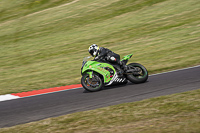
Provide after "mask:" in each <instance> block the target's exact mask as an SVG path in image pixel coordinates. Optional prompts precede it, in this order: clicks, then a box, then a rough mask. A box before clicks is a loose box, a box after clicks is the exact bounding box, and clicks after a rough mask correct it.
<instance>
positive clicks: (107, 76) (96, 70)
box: [81, 54, 148, 92]
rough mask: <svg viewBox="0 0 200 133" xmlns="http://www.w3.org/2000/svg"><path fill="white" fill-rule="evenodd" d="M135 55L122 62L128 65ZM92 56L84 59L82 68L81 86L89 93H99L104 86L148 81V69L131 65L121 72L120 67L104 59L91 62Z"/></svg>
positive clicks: (139, 65)
mask: <svg viewBox="0 0 200 133" xmlns="http://www.w3.org/2000/svg"><path fill="white" fill-rule="evenodd" d="M132 55H133V54H130V55H126V56H124V57H123V59H122V60H121V61H122V62H123V63H125V64H127V62H128V60H129V59H130V58H131V57H132ZM89 59H91V56H89V57H85V58H84V59H83V64H82V68H81V74H82V78H81V84H82V86H83V88H84V89H86V90H87V91H92V92H94V91H99V90H101V89H102V88H103V87H104V86H108V85H113V84H126V83H127V82H128V80H129V81H131V82H132V83H136V84H138V83H143V82H145V81H146V80H147V79H148V72H147V69H146V68H145V67H144V66H143V65H141V64H139V63H130V64H128V65H127V68H126V70H121V68H120V66H119V65H114V64H111V63H109V62H108V61H106V60H104V59H99V60H98V61H94V60H89Z"/></svg>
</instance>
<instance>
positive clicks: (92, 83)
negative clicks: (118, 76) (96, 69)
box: [81, 73, 104, 92]
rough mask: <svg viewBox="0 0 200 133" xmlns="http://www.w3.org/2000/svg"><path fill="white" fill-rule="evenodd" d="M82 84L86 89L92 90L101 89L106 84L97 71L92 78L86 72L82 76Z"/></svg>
mask: <svg viewBox="0 0 200 133" xmlns="http://www.w3.org/2000/svg"><path fill="white" fill-rule="evenodd" d="M81 84H82V86H83V88H84V89H86V90H87V91H91V92H95V91H99V90H101V89H102V88H103V86H104V84H103V81H102V79H101V77H100V76H99V75H98V74H95V73H94V74H93V76H92V78H90V76H89V74H84V75H83V76H82V78H81Z"/></svg>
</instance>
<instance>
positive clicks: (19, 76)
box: [0, 0, 200, 94]
mask: <svg viewBox="0 0 200 133" xmlns="http://www.w3.org/2000/svg"><path fill="white" fill-rule="evenodd" d="M70 2H72V0H38V1H36V0H29V1H28V2H27V1H26V0H20V1H16V2H11V0H6V1H0V12H1V13H0V14H1V15H0V31H1V32H0V40H1V41H0V94H7V93H16V92H23V91H31V90H37V89H43V88H49V87H55V86H63V85H67V84H77V83H80V77H81V75H80V67H81V62H82V59H83V57H85V56H88V55H89V54H88V51H87V50H88V47H89V45H91V44H93V43H96V44H98V45H99V46H103V47H107V48H109V49H111V50H113V51H114V52H116V53H119V54H120V55H121V56H125V55H127V54H131V53H133V54H134V56H133V57H132V59H131V60H130V62H138V63H141V64H143V65H144V66H145V67H147V69H148V71H149V72H150V74H152V73H157V72H163V71H168V70H173V69H178V68H184V67H188V66H194V65H199V64H200V44H199V42H200V9H199V7H200V1H198V0H176V1H174V0H127V1H126V2H124V1H122V0H109V1H108V0H96V1H93V0H79V1H74V3H72V4H70ZM67 3H68V4H69V5H66V4H67Z"/></svg>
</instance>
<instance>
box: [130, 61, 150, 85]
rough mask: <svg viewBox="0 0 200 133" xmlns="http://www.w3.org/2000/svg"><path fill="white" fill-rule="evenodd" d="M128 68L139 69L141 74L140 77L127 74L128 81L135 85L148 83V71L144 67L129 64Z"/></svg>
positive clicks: (137, 64)
mask: <svg viewBox="0 0 200 133" xmlns="http://www.w3.org/2000/svg"><path fill="white" fill-rule="evenodd" d="M128 67H129V68H132V69H137V70H138V71H139V73H140V74H139V75H134V74H127V79H128V80H129V81H131V82H132V83H135V84H139V83H144V82H146V81H147V79H148V71H147V69H146V68H145V67H144V66H143V65H141V64H139V63H131V64H128Z"/></svg>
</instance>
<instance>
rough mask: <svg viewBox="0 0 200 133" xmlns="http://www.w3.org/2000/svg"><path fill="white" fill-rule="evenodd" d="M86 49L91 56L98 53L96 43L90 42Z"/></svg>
mask: <svg viewBox="0 0 200 133" xmlns="http://www.w3.org/2000/svg"><path fill="white" fill-rule="evenodd" d="M88 51H89V53H90V54H91V55H92V56H93V57H96V56H97V55H98V52H99V46H97V45H96V44H92V45H91V46H90V47H89V49H88Z"/></svg>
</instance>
